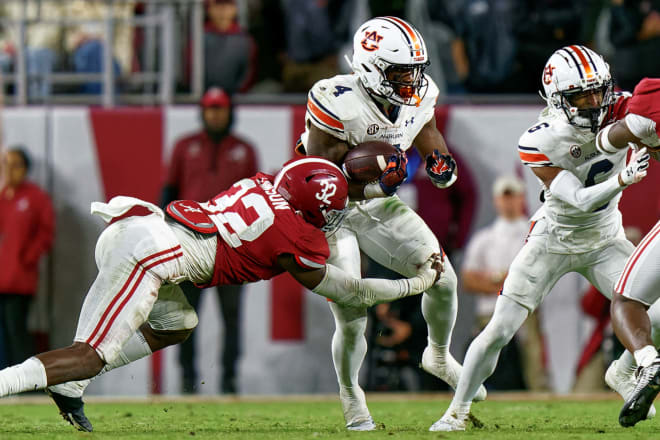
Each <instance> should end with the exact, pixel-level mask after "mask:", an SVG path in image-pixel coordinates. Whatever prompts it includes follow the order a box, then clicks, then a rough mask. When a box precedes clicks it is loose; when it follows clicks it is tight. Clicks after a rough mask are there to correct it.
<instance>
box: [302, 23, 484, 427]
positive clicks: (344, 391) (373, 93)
mask: <svg viewBox="0 0 660 440" xmlns="http://www.w3.org/2000/svg"><path fill="white" fill-rule="evenodd" d="M428 63H429V61H428V54H427V50H426V45H425V44H424V40H423V38H422V36H421V35H420V33H419V32H418V31H417V29H415V28H414V27H413V26H412V25H411V24H410V23H407V22H406V21H404V20H401V19H400V18H397V17H377V18H374V19H371V20H369V21H367V22H365V23H364V24H362V25H361V26H360V27H359V28H358V30H357V31H356V33H355V36H354V38H353V58H352V59H351V60H349V64H350V65H351V68H352V70H353V74H351V75H338V76H335V77H332V78H329V79H324V80H321V81H319V82H317V83H316V84H315V85H314V86H313V87H312V89H311V90H310V92H309V94H308V101H307V113H306V116H305V119H306V130H305V132H304V133H303V135H302V137H301V139H300V143H299V144H298V147H299V148H300V150H303V149H304V150H305V151H306V152H307V153H309V154H312V155H317V156H323V157H326V158H328V159H330V160H331V161H333V162H334V163H336V164H338V165H341V163H342V160H343V158H344V156H345V155H346V153H347V152H348V150H349V149H351V148H353V147H355V146H356V145H358V144H360V143H362V142H365V141H373V140H378V141H385V142H389V143H390V144H393V145H394V146H395V147H397V148H398V149H399V150H401V151H404V152H405V151H407V150H409V149H410V148H411V147H412V146H413V145H414V146H415V148H416V149H417V150H418V151H419V153H420V155H421V157H423V158H425V159H426V172H427V174H428V177H429V178H430V179H431V181H432V182H433V183H434V185H435V186H436V187H438V188H446V187H448V186H450V185H451V184H453V183H454V181H455V180H456V178H457V170H456V162H455V161H454V159H453V158H452V156H451V155H450V154H449V152H448V150H447V145H446V144H445V141H444V139H443V137H442V135H441V134H440V132H439V131H438V129H437V127H436V121H435V113H434V109H435V104H436V100H437V98H438V88H437V87H436V85H435V84H434V82H433V80H432V79H431V78H430V77H429V76H427V75H426V74H424V69H425V68H426V66H427V65H428ZM406 163H407V161H406V159H405V155H404V156H403V158H402V159H400V156H398V155H396V156H392V158H391V159H390V161H389V163H388V166H387V168H386V170H385V172H384V173H383V174H382V176H381V177H380V179H379V180H378V181H376V182H372V183H369V184H367V185H363V184H358V183H356V182H353V181H349V194H350V197H351V200H358V202H356V203H354V204H353V206H352V208H351V209H350V211H349V214H348V215H347V218H346V221H345V222H344V224H343V226H342V227H340V229H339V231H338V232H337V234H335V235H334V236H333V237H332V238H331V239H330V249H331V252H330V261H331V262H332V264H336V265H337V266H340V267H342V268H343V269H344V270H345V271H346V272H348V273H351V274H353V276H356V275H358V274H359V273H360V251H362V252H364V253H365V254H366V255H368V256H369V257H371V258H372V259H373V260H374V261H376V262H378V263H380V264H382V265H383V266H385V267H387V268H389V269H391V270H393V271H395V272H398V273H400V274H402V275H404V276H409V275H410V274H411V273H412V272H411V270H413V267H412V266H411V265H410V259H411V258H413V259H418V258H420V255H419V253H420V252H441V247H440V244H439V243H438V240H437V238H436V237H435V236H434V235H433V233H432V232H431V230H430V229H429V227H428V226H427V225H426V224H425V223H424V221H423V220H422V219H421V218H420V217H419V216H418V215H417V214H416V213H415V212H414V211H413V210H412V209H411V208H410V207H408V206H407V205H406V204H405V203H403V202H402V201H401V200H399V198H398V197H397V196H396V195H394V194H395V192H396V190H397V188H398V187H399V185H400V184H401V183H402V182H403V181H404V179H405V178H406V176H407V170H406ZM365 199H366V200H365ZM359 200H365V201H359ZM428 202H429V203H430V202H431V201H428ZM420 246H421V247H420ZM444 269H445V271H444V273H443V276H442V278H441V279H440V280H439V281H438V282H437V283H436V284H434V285H433V286H432V287H431V288H429V289H428V290H426V292H425V293H424V296H423V299H422V313H423V315H424V319H425V320H426V322H427V325H428V344H427V347H426V349H425V350H424V353H423V355H422V368H423V369H424V370H426V371H427V372H429V373H431V374H433V375H435V376H437V377H439V378H440V379H442V380H443V381H445V382H447V383H448V384H449V385H450V386H452V387H455V386H456V384H457V382H458V377H459V375H460V372H461V366H460V364H459V363H458V362H457V361H456V360H455V359H454V358H453V357H452V355H451V354H450V353H449V343H450V340H451V334H452V329H453V327H454V322H455V320H456V310H457V298H456V284H457V283H456V274H455V272H454V269H453V268H452V267H451V264H449V263H448V262H446V263H445V267H444ZM330 309H331V310H332V313H333V315H334V318H335V326H336V329H335V333H334V335H333V339H332V356H333V361H334V365H335V370H336V372H337V379H338V382H339V396H340V400H341V404H342V409H343V412H344V419H345V422H346V427H347V428H348V429H349V430H355V431H370V430H373V429H375V428H376V425H375V423H374V421H373V419H372V417H371V415H370V413H369V409H368V408H367V403H366V399H365V395H364V392H363V391H362V388H360V385H359V383H358V373H359V369H360V366H361V364H362V361H363V359H364V356H365V354H366V350H367V342H366V339H365V335H364V333H365V330H366V326H367V309H366V307H355V306H348V305H345V304H338V303H330ZM485 396H486V390H485V388H483V387H482V388H481V389H480V393H479V396H478V398H480V399H484V398H485Z"/></svg>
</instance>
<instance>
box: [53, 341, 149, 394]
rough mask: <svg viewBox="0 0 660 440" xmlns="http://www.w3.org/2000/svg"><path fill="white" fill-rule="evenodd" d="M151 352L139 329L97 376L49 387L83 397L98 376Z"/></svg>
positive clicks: (60, 392) (56, 391) (54, 390)
mask: <svg viewBox="0 0 660 440" xmlns="http://www.w3.org/2000/svg"><path fill="white" fill-rule="evenodd" d="M150 354H151V347H149V344H147V341H146V339H145V338H144V335H143V334H142V332H141V331H140V330H138V331H136V332H135V333H133V335H132V336H131V337H130V338H129V339H128V341H126V343H125V344H124V346H123V347H122V348H121V351H120V352H119V356H117V357H116V358H115V359H114V360H113V361H112V362H109V363H107V364H105V366H104V367H103V369H102V370H101V371H99V373H98V374H97V375H96V376H94V377H92V378H91V379H85V380H76V381H71V382H66V383H62V384H59V385H53V386H50V387H48V389H49V390H50V391H52V392H55V393H57V394H62V395H64V396H68V397H82V395H83V393H84V392H85V389H86V388H87V386H88V385H89V384H90V383H91V382H92V381H93V380H94V379H96V378H97V377H99V376H101V375H102V374H105V373H107V372H108V371H110V370H114V369H115V368H119V367H123V366H124V365H126V364H130V363H131V362H133V361H137V360H138V359H142V358H143V357H145V356H149V355H150Z"/></svg>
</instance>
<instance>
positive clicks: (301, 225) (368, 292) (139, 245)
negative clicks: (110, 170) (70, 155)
mask: <svg viewBox="0 0 660 440" xmlns="http://www.w3.org/2000/svg"><path fill="white" fill-rule="evenodd" d="M347 193H348V187H347V183H346V179H345V177H344V176H343V174H342V172H341V170H340V169H339V168H338V167H337V166H336V165H334V164H333V163H331V162H329V161H327V160H325V159H322V158H315V157H309V158H305V159H298V160H295V161H291V162H289V163H287V164H285V166H284V167H283V168H282V170H280V172H279V173H278V174H277V175H276V176H275V177H273V176H269V175H266V174H261V173H260V174H257V175H256V176H254V177H252V178H249V179H243V180H241V181H239V182H237V183H236V184H234V186H233V187H232V188H231V189H229V190H227V191H224V192H222V193H220V194H218V195H217V196H216V197H214V198H213V199H211V200H210V201H208V202H206V203H197V202H194V201H190V200H186V201H177V202H172V203H171V204H170V205H168V208H167V213H168V216H167V217H166V216H165V214H164V213H163V211H162V210H160V209H159V208H158V207H156V206H155V205H152V204H150V203H148V202H144V201H141V200H138V199H134V198H131V197H122V196H120V197H115V198H113V199H112V200H111V201H110V202H109V203H107V204H106V203H98V202H96V203H93V204H92V212H93V213H96V214H98V215H100V216H101V217H103V219H104V220H106V221H108V222H110V223H111V224H110V225H109V226H108V227H107V228H106V229H105V230H104V232H103V233H102V234H101V236H100V237H99V239H98V242H97V245H96V263H97V266H98V268H99V274H98V275H97V277H96V280H95V281H94V283H93V284H92V287H91V288H90V290H89V292H88V294H87V296H86V297H85V301H84V303H83V306H82V310H81V313H80V318H79V320H78V329H77V331H76V336H75V338H74V343H73V345H71V346H70V347H67V348H62V349H58V350H54V351H50V352H46V353H41V354H38V355H36V356H35V357H31V358H29V359H28V360H26V361H25V362H23V363H22V364H19V365H16V366H13V367H10V368H6V369H4V370H2V371H0V397H2V396H6V395H9V394H15V393H20V392H23V391H27V390H35V389H41V388H44V387H47V386H49V387H50V391H51V392H56V393H57V395H58V396H59V397H58V398H57V399H56V403H57V404H58V407H59V408H60V411H61V413H62V415H63V416H64V418H65V419H66V420H68V421H69V422H71V423H72V424H74V426H76V427H77V428H78V429H80V430H85V431H91V430H92V426H91V424H90V423H89V420H87V418H86V417H85V415H84V412H83V403H82V393H83V390H84V389H85V387H86V386H87V384H88V383H89V379H90V378H92V377H94V376H95V375H97V374H99V373H103V372H106V371H109V370H111V369H113V368H117V367H120V366H122V365H125V364H127V363H129V362H132V361H135V360H137V359H140V358H142V357H144V356H147V355H149V354H151V353H152V352H154V351H156V350H159V349H161V348H163V347H166V346H168V345H172V344H176V343H179V342H181V341H183V340H184V339H185V338H186V337H188V335H189V334H190V332H191V331H192V330H193V329H194V328H195V326H196V325H197V315H196V314H195V311H194V309H193V308H192V307H191V306H190V304H188V302H187V301H186V299H185V296H184V295H183V292H182V291H181V289H180V288H179V287H178V286H177V285H176V284H175V283H178V282H180V281H183V280H190V281H192V282H194V283H196V284H198V285H200V286H212V285H216V284H219V283H225V284H240V283H244V282H250V281H257V280H266V279H270V278H271V277H273V276H275V275H278V274H280V273H282V272H284V271H288V272H289V273H290V274H291V275H293V277H294V278H295V279H296V280H298V281H299V282H300V283H301V284H302V285H304V286H305V287H307V288H309V289H311V290H313V291H314V292H316V293H318V294H321V295H323V296H326V297H327V298H329V299H331V300H333V301H336V303H337V304H350V305H353V306H360V307H364V306H368V305H372V304H374V303H375V302H379V301H387V300H394V299H396V298H399V297H403V296H407V295H412V294H417V293H421V292H422V291H423V290H425V289H426V288H428V287H429V286H430V285H432V284H433V283H434V282H435V281H436V279H437V278H438V276H439V273H440V271H441V264H442V263H441V260H440V256H439V255H438V254H428V255H426V256H425V258H424V260H417V261H415V262H413V264H415V265H417V270H416V273H415V274H414V275H413V276H412V277H411V278H408V279H401V280H395V281H390V280H381V279H358V278H353V277H352V276H350V275H348V274H346V273H345V272H343V271H342V270H341V269H340V268H337V267H334V266H332V265H330V264H327V263H326V260H327V258H328V255H329V249H328V244H327V241H326V234H331V233H332V232H334V230H335V229H336V228H337V227H338V226H339V224H340V223H341V221H342V220H343V218H344V216H345V213H346V206H347V203H348V197H347ZM85 379H87V380H85ZM68 381H74V382H70V383H67V384H64V386H61V387H52V386H53V385H57V384H62V383H65V382H68Z"/></svg>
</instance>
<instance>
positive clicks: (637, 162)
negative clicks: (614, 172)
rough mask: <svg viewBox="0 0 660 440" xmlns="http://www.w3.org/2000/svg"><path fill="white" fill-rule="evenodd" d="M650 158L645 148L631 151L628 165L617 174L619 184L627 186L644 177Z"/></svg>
mask: <svg viewBox="0 0 660 440" xmlns="http://www.w3.org/2000/svg"><path fill="white" fill-rule="evenodd" d="M650 158H651V156H650V155H649V153H647V152H646V148H642V149H640V150H638V149H637V148H635V149H633V152H632V154H631V155H630V160H629V161H628V165H627V166H626V167H625V168H624V169H623V170H622V171H621V173H620V174H619V178H620V179H621V182H623V184H624V185H626V186H628V185H632V184H633V183H637V182H639V181H641V180H642V179H643V178H644V177H646V169H647V168H648V167H649V159H650Z"/></svg>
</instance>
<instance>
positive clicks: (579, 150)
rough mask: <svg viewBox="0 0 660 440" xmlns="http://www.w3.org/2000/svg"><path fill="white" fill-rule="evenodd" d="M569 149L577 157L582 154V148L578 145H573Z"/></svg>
mask: <svg viewBox="0 0 660 440" xmlns="http://www.w3.org/2000/svg"><path fill="white" fill-rule="evenodd" d="M568 151H570V153H571V156H573V157H574V158H576V159H577V158H578V157H580V156H582V148H580V147H579V146H578V145H571V148H570V149H569V150H568Z"/></svg>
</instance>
